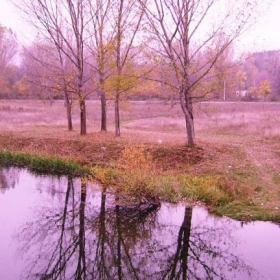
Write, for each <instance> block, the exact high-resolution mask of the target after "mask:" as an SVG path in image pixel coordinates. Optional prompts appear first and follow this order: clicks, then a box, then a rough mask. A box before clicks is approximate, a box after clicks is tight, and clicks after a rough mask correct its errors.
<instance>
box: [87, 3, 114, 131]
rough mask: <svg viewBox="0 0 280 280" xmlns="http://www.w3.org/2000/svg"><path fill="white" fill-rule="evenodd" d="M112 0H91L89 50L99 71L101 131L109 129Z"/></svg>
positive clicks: (96, 70)
mask: <svg viewBox="0 0 280 280" xmlns="http://www.w3.org/2000/svg"><path fill="white" fill-rule="evenodd" d="M112 4H113V1H112V0H95V1H92V0H89V7H90V14H91V25H90V27H89V34H90V38H91V40H90V41H89V45H88V48H89V52H90V53H91V54H92V56H93V64H91V66H92V67H93V69H94V71H95V72H96V73H97V76H98V80H97V82H96V84H97V85H98V93H99V95H100V101H101V131H107V111H106V106H107V97H106V92H105V82H106V80H107V78H108V77H109V76H110V73H111V71H110V70H111V68H112V66H110V64H111V59H112V51H113V49H112V46H113V40H114V30H113V29H112V26H111V22H110V15H111V14H110V13H111V11H112Z"/></svg>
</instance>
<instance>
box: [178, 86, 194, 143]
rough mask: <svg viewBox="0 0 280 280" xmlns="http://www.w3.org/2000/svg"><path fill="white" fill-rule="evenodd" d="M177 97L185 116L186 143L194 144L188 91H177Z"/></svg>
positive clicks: (191, 109)
mask: <svg viewBox="0 0 280 280" xmlns="http://www.w3.org/2000/svg"><path fill="white" fill-rule="evenodd" d="M179 98H180V104H181V108H182V111H183V113H184V116H185V122H186V132H187V145H190V146H192V145H194V143H195V139H194V120H193V104H192V97H191V96H190V92H184V93H183V91H182V90H180V91H179Z"/></svg>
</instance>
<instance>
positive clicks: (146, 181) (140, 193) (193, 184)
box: [92, 166, 234, 206]
mask: <svg viewBox="0 0 280 280" xmlns="http://www.w3.org/2000/svg"><path fill="white" fill-rule="evenodd" d="M92 173H93V174H94V179H95V180H98V181H99V182H101V184H103V185H105V186H109V187H111V188H112V189H113V190H114V191H115V192H116V193H117V194H118V196H119V197H121V199H123V200H125V201H127V200H129V199H130V200H132V201H133V202H137V203H139V202H157V201H161V200H163V201H169V202H178V201H180V200H187V201H189V202H195V201H201V202H204V203H207V204H208V205H211V206H219V205H224V204H226V203H229V202H230V201H232V200H233V197H234V196H233V194H232V191H228V190H227V188H225V187H224V186H223V180H222V178H221V177H219V176H210V175H205V176H192V175H187V174H181V175H156V174H149V173H140V172H139V173H138V172H126V171H123V170H118V169H112V168H101V167H98V166H95V167H93V168H92Z"/></svg>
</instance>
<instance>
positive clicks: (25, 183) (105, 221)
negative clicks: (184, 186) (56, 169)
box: [0, 169, 280, 280]
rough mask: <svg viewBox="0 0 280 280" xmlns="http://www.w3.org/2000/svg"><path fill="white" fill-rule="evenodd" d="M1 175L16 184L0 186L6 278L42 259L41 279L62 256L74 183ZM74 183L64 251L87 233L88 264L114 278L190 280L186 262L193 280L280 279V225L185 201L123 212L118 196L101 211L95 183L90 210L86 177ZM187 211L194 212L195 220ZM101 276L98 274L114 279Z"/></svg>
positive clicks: (1, 268)
mask: <svg viewBox="0 0 280 280" xmlns="http://www.w3.org/2000/svg"><path fill="white" fill-rule="evenodd" d="M0 176H1V178H0V182H4V181H5V182H6V183H7V182H8V184H7V185H9V184H10V185H13V184H14V187H13V188H12V187H9V186H0V187H1V188H2V189H1V192H0V225H1V230H0V279H3V280H16V279H21V278H20V275H25V276H24V277H23V279H25V278H26V275H27V274H26V273H27V272H26V268H27V267H28V268H29V269H30V267H32V266H31V264H32V262H35V261H37V263H36V265H35V266H34V267H33V268H31V270H30V271H32V273H33V274H31V275H33V276H34V275H35V274H36V277H35V278H34V279H40V277H41V276H40V275H41V274H40V273H43V272H44V270H45V269H46V267H47V265H48V264H50V267H51V266H52V265H55V264H56V262H57V260H59V258H58V257H57V256H55V258H54V260H53V261H52V262H50V258H51V256H53V255H54V252H56V251H55V250H56V248H58V246H57V244H58V242H59V238H60V236H61V227H62V226H61V225H62V221H63V211H64V209H65V203H66V197H68V196H67V184H69V181H68V180H67V178H66V177H62V178H60V179H59V178H54V177H43V176H34V175H31V174H30V173H29V172H27V171H25V170H18V169H11V170H10V171H5V172H3V170H2V172H0ZM68 186H69V185H68ZM71 186H72V188H73V189H72V190H73V191H74V190H75V193H74V194H73V195H72V196H71V188H70V187H69V189H68V190H69V191H70V192H69V197H68V200H69V201H68V202H67V203H68V204H69V205H68V208H67V211H66V212H67V215H66V216H65V217H64V218H65V219H64V222H65V223H64V225H65V238H64V239H63V242H62V243H61V244H62V246H61V248H62V250H64V249H65V248H67V246H68V243H69V244H71V242H73V240H78V238H79V237H81V233H83V234H84V236H83V237H81V238H82V239H81V240H83V241H84V244H85V248H84V257H85V258H84V260H85V263H87V264H88V266H87V269H89V268H90V269H91V267H90V265H93V264H94V263H95V264H96V265H97V266H98V267H99V268H100V266H102V265H104V267H105V268H106V269H105V270H108V271H109V272H108V273H109V274H110V273H111V274H110V277H111V278H112V279H118V275H120V273H121V274H122V275H123V279H136V276H137V277H138V278H139V279H170V277H171V275H176V274H177V275H180V276H181V278H180V279H183V273H182V271H181V270H184V264H187V270H188V277H189V278H190V279H194V275H195V276H196V277H199V278H200V279H220V278H219V277H224V278H225V279H271V280H273V279H275V280H276V279H278V276H279V275H280V266H279V265H278V260H279V259H280V250H279V249H280V238H279V236H280V228H279V226H277V225H275V224H272V223H264V222H255V223H248V224H244V225H243V226H242V225H241V223H240V222H237V221H233V220H231V219H228V218H217V217H214V216H212V215H209V214H208V213H207V211H206V210H204V209H202V208H194V209H193V211H191V210H186V208H185V206H184V205H177V206H175V205H171V204H163V205H162V206H161V207H160V209H158V210H157V211H150V212H149V211H146V213H144V214H143V211H142V212H141V213H140V212H139V213H138V212H137V211H136V212H135V211H134V210H127V209H123V208H120V209H119V210H116V208H115V207H114V204H113V202H114V198H113V196H112V195H111V196H107V198H106V212H104V214H102V213H101V201H102V197H101V193H100V192H98V191H97V190H96V189H97V188H96V186H93V187H90V188H88V191H87V195H86V207H85V208H81V203H80V198H81V194H80V189H79V186H80V180H78V179H77V180H75V182H74V184H73V185H71ZM4 187H5V188H4ZM71 197H72V198H71ZM81 209H83V211H84V212H81ZM144 212H145V209H144ZM187 214H188V215H191V223H190V220H189V219H186V217H187V216H186V215H187ZM81 218H83V219H82V220H81ZM190 224H191V232H190V236H187V235H188V228H189V226H190ZM81 225H83V227H81ZM81 229H82V230H83V231H81ZM36 230H38V232H37V233H36ZM83 238H84V239H83ZM186 241H188V242H186ZM67 242H68V243H67ZM75 242H76V241H75ZM102 242H103V243H102ZM100 244H101V245H102V246H101V245H100ZM74 245H75V244H74ZM75 246H77V248H78V249H77V250H76V251H73V256H71V259H70V260H69V265H68V268H67V270H66V272H65V273H66V274H65V275H70V274H73V273H75V271H74V270H73V268H71V266H72V265H73V264H76V263H77V262H78V261H77V260H78V259H79V257H80V256H81V248H82V249H83V246H81V243H79V242H77V244H76V245H75ZM103 249H104V251H102V250H103ZM102 254H104V258H103V259H102ZM184 254H187V258H186V259H185V260H187V261H185V262H184V261H182V260H183V259H184ZM120 255H121V257H122V259H121V260H120V259H118V256H120ZM39 257H40V258H39ZM118 263H119V265H118ZM204 266H206V267H207V268H205V267H204ZM69 267H70V268H69ZM252 268H254V269H255V270H258V272H259V274H256V271H255V270H254V269H252ZM32 269H33V270H32ZM40 269H41V271H40ZM92 269H93V268H92ZM94 269H95V271H96V268H94ZM207 269H208V273H210V274H209V275H210V276H208V278H207V274H206V272H205V271H207ZM105 270H104V271H105ZM231 270H232V271H231ZM248 272H250V273H251V277H250V275H249V273H248ZM48 273H50V270H49V271H48ZM95 273H97V272H95ZM98 273H99V274H98ZM98 273H97V274H96V275H98V277H99V279H103V278H104V279H105V278H106V277H107V278H108V279H110V277H109V276H108V275H107V276H106V277H105V276H104V275H103V276H100V275H101V274H100V273H101V272H98ZM118 273H119V274H118ZM180 273H181V274H180ZM191 273H194V274H193V275H192V274H191ZM215 273H217V275H216V274H215ZM259 275H262V276H263V277H259ZM67 277H68V276H65V279H68V278H67ZM69 277H70V276H69ZM95 277H97V276H95ZM164 277H165V278H164ZM211 277H212V278H211ZM107 278H106V279H107ZM32 279H33V278H32ZM51 279H58V278H51ZM62 279H64V278H63V277H62ZM87 279H92V278H90V277H89V276H88V278H87Z"/></svg>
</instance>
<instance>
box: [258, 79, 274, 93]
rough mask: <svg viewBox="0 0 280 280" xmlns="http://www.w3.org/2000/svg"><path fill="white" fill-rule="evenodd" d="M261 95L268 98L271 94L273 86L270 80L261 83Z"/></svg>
mask: <svg viewBox="0 0 280 280" xmlns="http://www.w3.org/2000/svg"><path fill="white" fill-rule="evenodd" d="M258 92H259V95H262V96H267V95H269V94H270V93H271V84H270V81H268V80H263V81H262V82H261V85H260V87H259V90H258Z"/></svg>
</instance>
